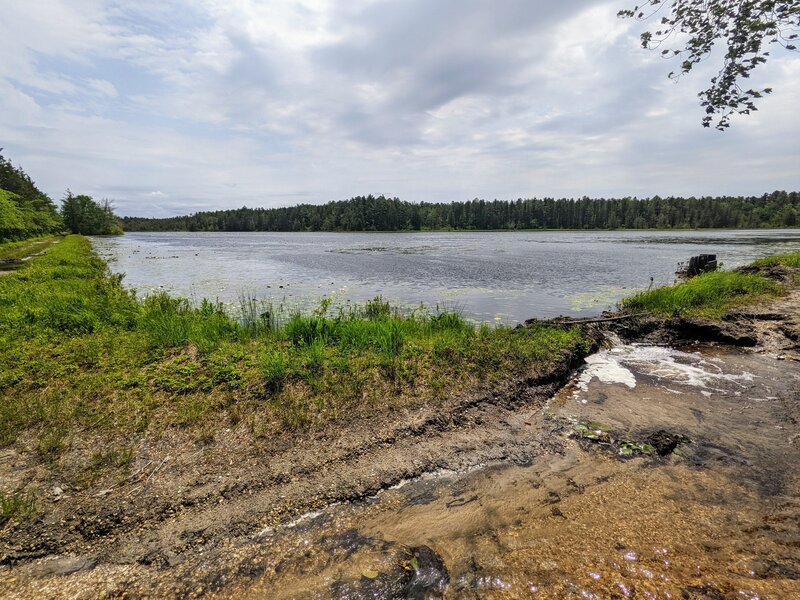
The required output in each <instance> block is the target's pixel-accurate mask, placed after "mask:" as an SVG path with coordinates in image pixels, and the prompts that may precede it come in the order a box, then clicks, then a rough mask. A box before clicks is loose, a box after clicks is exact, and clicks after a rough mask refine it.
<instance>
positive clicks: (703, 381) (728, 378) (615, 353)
mask: <svg viewBox="0 0 800 600" xmlns="http://www.w3.org/2000/svg"><path fill="white" fill-rule="evenodd" d="M721 364H724V362H723V361H720V359H718V358H713V357H711V358H709V357H704V356H703V355H702V354H700V353H699V352H683V351H681V350H676V349H674V348H669V347H664V346H644V345H636V344H621V345H617V346H615V347H613V348H610V349H608V350H602V351H600V352H598V353H597V354H593V355H592V356H589V357H588V358H587V359H586V366H585V367H584V368H583V370H582V371H581V372H580V374H579V375H578V378H577V381H576V388H577V389H576V390H575V393H574V397H575V398H576V399H579V398H580V396H581V392H586V391H588V389H589V383H590V382H591V381H593V380H594V379H597V380H598V381H600V382H601V383H606V384H615V383H616V384H621V385H625V386H627V387H628V388H631V389H633V388H635V387H636V376H637V375H638V376H640V377H641V376H646V377H652V378H654V379H656V380H657V381H658V383H659V384H660V385H661V386H662V387H664V389H666V390H667V391H669V392H672V393H675V394H680V393H682V392H680V391H679V390H676V389H675V387H674V386H675V385H679V386H688V387H695V388H700V389H701V390H702V393H703V395H704V396H710V395H711V394H712V393H714V392H716V393H725V390H724V389H723V387H722V384H723V383H727V384H728V385H730V384H734V385H737V386H739V387H740V388H744V387H745V382H749V381H753V379H754V378H755V375H753V374H752V373H748V372H746V371H745V372H741V373H726V372H724V371H723V369H722V367H721ZM734 394H737V392H735V391H734ZM581 401H582V402H583V403H584V404H585V403H586V400H585V399H583V400H581Z"/></svg>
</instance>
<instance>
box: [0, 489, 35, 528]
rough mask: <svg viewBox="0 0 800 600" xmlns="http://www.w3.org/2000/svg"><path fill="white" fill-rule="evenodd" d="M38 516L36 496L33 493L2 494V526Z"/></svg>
mask: <svg viewBox="0 0 800 600" xmlns="http://www.w3.org/2000/svg"><path fill="white" fill-rule="evenodd" d="M35 515H36V496H34V495H33V494H31V493H25V494H22V493H13V494H0V526H2V525H3V524H5V523H6V522H7V521H11V520H14V521H24V520H26V519H29V518H31V517H33V516H35Z"/></svg>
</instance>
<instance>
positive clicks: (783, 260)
mask: <svg viewBox="0 0 800 600" xmlns="http://www.w3.org/2000/svg"><path fill="white" fill-rule="evenodd" d="M753 266H754V267H777V266H784V267H791V268H794V269H800V252H791V253H788V254H778V255H776V256H768V257H766V258H760V259H758V260H757V261H755V262H754V263H753Z"/></svg>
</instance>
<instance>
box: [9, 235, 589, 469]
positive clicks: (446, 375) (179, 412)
mask: <svg viewBox="0 0 800 600" xmlns="http://www.w3.org/2000/svg"><path fill="white" fill-rule="evenodd" d="M585 344H586V342H585V340H584V338H583V337H582V335H581V334H580V332H579V331H578V330H576V329H563V328H560V327H553V326H546V325H539V326H535V327H525V328H520V329H512V328H509V327H488V326H485V325H483V326H480V327H478V328H476V327H475V326H473V325H472V324H471V323H469V322H468V321H466V320H465V319H463V318H462V317H461V316H460V315H458V314H457V313H455V312H447V311H445V312H434V313H432V314H427V313H424V312H422V311H417V312H415V313H413V314H403V313H401V312H400V311H399V310H397V309H395V308H393V307H391V306H390V305H389V304H388V303H386V302H385V301H383V300H382V299H381V298H376V299H374V300H372V301H370V302H368V303H366V304H364V305H362V306H355V307H347V308H338V309H334V308H332V307H331V303H330V301H328V300H323V301H322V302H321V303H320V306H319V308H318V309H317V310H315V311H313V312H312V313H310V314H299V313H295V314H282V313H281V310H280V307H278V309H277V310H276V309H275V307H273V306H270V305H263V304H262V303H260V302H258V301H257V300H256V299H254V298H247V297H245V298H242V301H241V302H240V306H239V311H238V314H236V313H234V314H229V313H228V312H227V311H226V310H224V309H223V306H222V305H220V304H219V303H215V302H210V301H203V302H201V303H199V304H192V303H190V302H188V301H187V300H185V299H176V298H172V297H170V296H168V295H166V294H157V295H153V296H149V297H146V298H144V299H138V298H136V296H135V295H134V294H133V293H130V292H128V291H126V290H125V289H124V288H123V286H122V285H121V278H120V277H116V276H112V275H111V274H110V273H109V272H108V270H107V267H106V265H105V263H103V261H101V260H100V259H98V258H97V257H96V256H95V255H94V254H93V253H92V251H91V247H90V245H89V243H88V241H87V240H85V239H84V238H81V237H80V236H69V237H67V238H65V239H64V240H63V241H62V242H60V243H58V244H57V245H55V246H54V247H52V248H51V249H50V251H49V252H48V253H47V254H46V255H44V256H40V257H37V258H35V259H33V260H31V261H29V263H26V264H25V265H24V266H23V267H22V268H21V269H20V270H19V271H17V272H15V273H14V274H12V275H8V276H5V277H3V278H0V445H5V444H10V443H13V442H15V440H18V439H20V437H22V439H24V440H27V441H26V444H27V447H29V448H32V449H34V450H35V451H36V452H38V454H39V455H40V456H41V458H42V459H43V460H45V461H48V462H50V463H54V462H58V461H59V460H60V457H61V456H62V454H63V452H64V450H65V449H67V448H69V447H70V446H71V444H72V442H73V441H74V439H75V438H76V436H79V435H83V434H84V432H87V431H90V432H92V434H93V435H101V436H107V437H108V442H107V450H108V451H109V452H112V451H114V452H116V451H118V452H119V453H124V452H128V450H126V449H127V448H129V447H130V446H131V443H132V440H133V439H136V436H137V435H140V434H143V433H144V432H151V431H159V430H162V429H164V428H168V427H181V428H185V429H187V430H188V431H192V432H197V435H198V439H202V440H204V441H207V440H208V439H211V438H213V435H214V431H216V430H218V429H219V428H222V427H230V426H242V427H246V428H248V429H249V431H250V432H251V433H252V435H253V437H254V438H262V437H263V438H268V437H270V436H271V435H273V434H275V433H276V432H280V431H283V430H286V429H294V428H305V427H320V426H323V425H324V424H325V423H326V422H328V421H330V420H331V419H337V418H342V417H345V416H348V415H353V414H371V413H373V412H375V411H385V410H393V409H396V408H397V407H401V406H402V407H406V406H414V405H415V404H417V403H428V402H434V401H438V400H439V399H442V398H445V397H447V396H449V395H452V394H458V393H465V392H467V391H469V390H473V389H475V388H476V387H478V386H481V385H489V384H492V383H494V382H498V381H501V380H503V379H506V378H508V377H512V376H515V375H523V374H527V373H529V372H530V371H531V370H543V369H546V368H548V365H550V364H552V363H553V362H555V361H558V360H561V358H562V357H563V356H564V355H565V354H566V353H570V352H574V351H576V350H579V349H581V348H584V347H585ZM120 455H122V454H120ZM126 456H127V455H126ZM87 460H88V458H87ZM87 469H88V470H89V471H91V470H92V469H94V470H97V469H96V465H94V463H91V461H90V462H87V464H86V465H84V468H83V471H84V472H86V471H87ZM76 481H77V483H75V485H80V481H83V479H81V476H78V475H76Z"/></svg>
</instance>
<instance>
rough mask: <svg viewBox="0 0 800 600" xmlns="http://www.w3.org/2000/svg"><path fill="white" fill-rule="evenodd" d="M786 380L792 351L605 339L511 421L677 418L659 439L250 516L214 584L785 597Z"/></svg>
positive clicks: (796, 553)
mask: <svg viewBox="0 0 800 600" xmlns="http://www.w3.org/2000/svg"><path fill="white" fill-rule="evenodd" d="M798 385H800V365H797V364H796V363H791V362H780V361H776V360H774V359H773V358H770V357H768V356H764V355H761V354H754V353H743V352H739V351H735V350H720V349H704V350H703V351H702V352H701V351H698V350H693V349H684V350H673V349H669V348H664V347H655V346H620V347H617V348H614V349H611V350H606V351H603V352H601V353H600V354H599V355H597V360H595V361H592V362H591V363H590V364H589V365H588V366H587V367H586V368H585V370H584V371H582V372H581V373H579V374H578V376H577V377H576V378H575V380H574V381H573V383H572V385H570V386H568V387H567V388H565V389H564V390H563V391H562V392H560V393H559V395H557V396H556V397H555V398H553V399H552V400H551V402H550V403H549V405H548V406H547V407H546V408H545V409H544V410H540V411H537V412H531V414H530V415H528V416H527V417H525V418H524V420H523V421H521V422H520V424H519V426H520V427H536V426H537V424H540V423H542V420H548V419H549V420H551V421H552V420H554V419H560V420H564V422H565V423H567V425H565V429H564V435H565V436H567V435H570V432H572V431H573V430H574V429H573V425H570V424H575V423H585V422H587V421H591V422H594V423H593V424H592V425H591V427H593V428H594V427H597V428H601V427H602V429H603V431H610V432H612V433H611V435H612V436H614V437H615V438H616V439H617V440H618V441H619V440H640V439H643V438H644V436H646V435H648V434H651V433H652V432H654V431H657V430H661V429H667V430H669V432H671V433H674V434H679V435H682V436H686V437H685V438H682V440H683V441H682V442H681V443H680V444H679V445H678V447H677V448H676V449H675V451H674V452H672V453H670V452H667V454H666V456H663V457H661V456H656V455H653V456H644V455H642V456H634V457H632V458H624V457H621V456H620V454H619V449H620V448H621V447H622V446H621V445H620V444H619V443H618V444H617V445H611V444H603V443H596V442H597V440H594V441H593V440H589V439H582V440H576V439H570V440H569V441H568V443H567V446H566V449H565V451H564V453H563V454H561V455H548V456H542V457H541V458H539V459H537V460H535V461H533V462H532V463H531V464H526V465H508V464H505V465H503V464H499V465H486V466H484V467H481V468H478V469H475V470H473V471H471V472H468V473H451V472H442V473H437V474H433V475H430V476H426V477H424V478H422V479H420V480H415V481H409V482H404V483H403V484H401V485H399V486H396V487H395V488H393V489H389V490H386V491H384V492H382V493H380V494H378V495H377V496H376V497H374V498H372V499H371V500H368V501H366V502H362V503H358V504H349V505H339V506H333V507H330V508H328V509H326V510H324V511H322V512H319V513H314V514H311V515H307V516H305V517H304V518H301V519H299V520H298V521H295V522H294V523H290V524H287V525H284V526H282V527H279V528H276V529H269V530H266V531H264V532H262V533H261V534H260V535H259V536H257V538H256V539H255V540H254V541H253V543H252V544H251V545H248V546H246V547H244V548H240V549H238V550H235V551H232V555H231V556H232V557H233V556H235V559H234V560H235V562H236V564H237V565H238V566H237V569H236V572H235V574H234V573H232V574H231V577H230V579H229V583H230V584H231V585H230V587H228V586H226V587H223V589H222V590H221V592H220V594H219V595H220V596H223V597H263V598H330V597H333V598H349V599H356V598H384V597H386V598H439V597H444V598H478V597H479V598H539V597H540V598H554V597H555V598H560V597H564V598H572V597H574V598H597V599H600V598H603V599H605V598H706V599H707V598H748V599H755V598H797V597H800V520H798V517H800V499H798V498H800V496H798V493H800V478H799V477H800V445H799V444H798V438H799V437H800V428H799V427H798V424H797V421H796V420H795V419H796V415H797V414H798V408H800V397H798V394H797V392H796V391H795V390H796V389H797V388H798ZM573 436H574V434H573ZM237 553H239V554H237Z"/></svg>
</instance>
